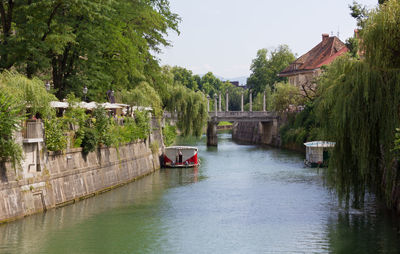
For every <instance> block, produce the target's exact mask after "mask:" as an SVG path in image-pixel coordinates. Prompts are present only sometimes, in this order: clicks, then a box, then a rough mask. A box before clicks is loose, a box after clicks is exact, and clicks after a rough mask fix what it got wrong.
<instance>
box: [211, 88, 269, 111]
mask: <svg viewBox="0 0 400 254" xmlns="http://www.w3.org/2000/svg"><path fill="white" fill-rule="evenodd" d="M243 97H244V92H242V93H241V98H240V111H241V112H244V98H243ZM210 99H211V98H210V96H208V95H207V111H208V112H211V111H210ZM249 104H250V108H249V111H250V112H252V111H253V92H252V91H250V93H249ZM225 111H227V112H228V111H229V93H228V92H226V93H225ZM262 111H266V100H265V91H264V93H263V109H262ZM214 112H215V116H217V112H222V97H221V93H218V95H217V94H214Z"/></svg>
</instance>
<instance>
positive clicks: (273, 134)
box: [232, 119, 280, 146]
mask: <svg viewBox="0 0 400 254" xmlns="http://www.w3.org/2000/svg"><path fill="white" fill-rule="evenodd" d="M232 138H233V139H234V140H236V141H241V142H248V143H252V144H267V145H272V146H280V136H279V120H278V119H274V120H273V121H271V122H236V123H234V125H233V131H232Z"/></svg>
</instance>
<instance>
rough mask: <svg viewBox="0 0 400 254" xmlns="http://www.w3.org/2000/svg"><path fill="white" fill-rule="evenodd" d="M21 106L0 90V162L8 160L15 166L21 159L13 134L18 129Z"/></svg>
mask: <svg viewBox="0 0 400 254" xmlns="http://www.w3.org/2000/svg"><path fill="white" fill-rule="evenodd" d="M22 110H23V107H22V106H21V105H20V104H18V103H17V102H16V101H15V99H14V98H12V97H10V96H8V95H7V94H6V93H4V91H2V90H0V162H1V163H4V162H8V161H10V162H11V163H12V164H13V166H14V167H15V166H16V164H19V163H20V162H21V160H22V148H21V147H20V146H19V145H18V144H17V143H15V141H14V139H13V135H14V133H15V132H16V131H19V130H20V123H21V121H22V119H23V116H22V114H21V113H22Z"/></svg>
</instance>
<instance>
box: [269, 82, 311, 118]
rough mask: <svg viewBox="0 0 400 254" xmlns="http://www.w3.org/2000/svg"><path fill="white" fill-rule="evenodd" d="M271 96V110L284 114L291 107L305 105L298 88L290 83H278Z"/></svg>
mask: <svg viewBox="0 0 400 254" xmlns="http://www.w3.org/2000/svg"><path fill="white" fill-rule="evenodd" d="M275 88H276V90H275V92H274V93H273V94H272V96H271V108H272V110H274V111H278V112H284V111H286V110H287V109H289V108H290V107H297V106H299V105H302V104H304V99H303V97H302V96H301V95H300V91H299V89H298V88H297V87H296V86H293V85H291V84H289V83H278V84H276V86H275Z"/></svg>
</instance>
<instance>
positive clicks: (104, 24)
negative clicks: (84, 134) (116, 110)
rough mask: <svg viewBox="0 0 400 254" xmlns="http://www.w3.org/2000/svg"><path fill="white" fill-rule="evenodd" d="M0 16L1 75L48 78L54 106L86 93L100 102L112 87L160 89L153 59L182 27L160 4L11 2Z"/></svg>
mask: <svg viewBox="0 0 400 254" xmlns="http://www.w3.org/2000/svg"><path fill="white" fill-rule="evenodd" d="M0 17H1V21H2V26H1V28H2V31H1V32H2V36H3V38H2V43H1V45H0V55H1V58H0V68H1V69H10V68H15V69H17V70H19V71H20V72H22V73H24V74H26V75H27V76H28V77H33V76H34V75H39V76H41V78H42V79H45V80H49V79H52V80H53V83H54V88H55V90H56V95H57V97H58V98H60V99H61V98H64V96H65V95H66V94H68V93H70V92H74V93H75V94H77V95H82V88H83V87H84V86H87V87H88V88H89V93H88V97H89V98H91V99H95V100H98V101H102V100H105V92H106V91H107V90H108V89H110V88H111V87H112V88H115V89H121V88H126V89H130V88H133V87H134V86H135V85H136V84H138V83H140V82H142V81H147V82H148V83H149V84H150V85H152V86H157V85H159V84H155V83H154V82H153V81H154V80H155V78H154V76H156V75H157V73H158V72H159V71H160V67H159V65H158V61H157V60H156V59H155V57H154V56H153V55H152V52H159V51H160V46H168V45H169V42H168V41H167V40H166V39H165V36H166V34H167V32H168V30H173V31H177V32H178V29H177V25H178V23H179V20H180V19H179V17H178V16H177V15H176V14H173V13H172V12H171V11H170V9H169V2H168V1H165V0H149V1H129V0H116V1H100V0H95V1H92V0H77V1H63V0H46V1H45V0H38V1H16V0H9V1H1V3H0ZM11 24H12V25H11Z"/></svg>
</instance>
